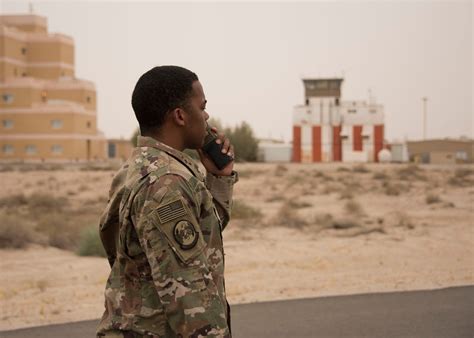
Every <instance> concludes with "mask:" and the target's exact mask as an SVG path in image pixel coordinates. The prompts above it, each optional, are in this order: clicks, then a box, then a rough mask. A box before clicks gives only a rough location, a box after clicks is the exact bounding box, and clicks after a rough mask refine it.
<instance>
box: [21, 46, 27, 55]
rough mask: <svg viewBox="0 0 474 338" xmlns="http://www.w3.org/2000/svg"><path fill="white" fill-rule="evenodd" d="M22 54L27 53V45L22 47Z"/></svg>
mask: <svg viewBox="0 0 474 338" xmlns="http://www.w3.org/2000/svg"><path fill="white" fill-rule="evenodd" d="M21 54H23V55H26V48H25V47H23V48H22V49H21Z"/></svg>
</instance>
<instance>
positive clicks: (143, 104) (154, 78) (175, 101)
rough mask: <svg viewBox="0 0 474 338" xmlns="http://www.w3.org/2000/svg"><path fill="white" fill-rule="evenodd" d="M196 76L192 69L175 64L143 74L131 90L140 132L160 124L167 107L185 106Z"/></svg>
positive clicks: (168, 108)
mask: <svg viewBox="0 0 474 338" xmlns="http://www.w3.org/2000/svg"><path fill="white" fill-rule="evenodd" d="M198 80H199V79H198V77H197V75H196V74H194V73H193V72H192V71H190V70H188V69H186V68H182V67H178V66H159V67H155V68H152V69H150V70H149V71H148V72H146V73H145V74H143V75H142V76H141V77H140V79H138V81H137V84H136V85H135V89H134V90H133V94H132V107H133V110H134V111H135V116H136V117H137V120H138V123H139V124H140V130H141V131H142V133H143V132H144V131H147V130H151V129H155V128H159V127H161V125H162V124H163V122H164V120H165V116H166V113H167V112H169V111H170V110H173V109H176V108H178V107H185V106H186V103H187V100H188V99H189V97H190V96H191V93H192V90H193V87H192V86H193V82H194V81H198Z"/></svg>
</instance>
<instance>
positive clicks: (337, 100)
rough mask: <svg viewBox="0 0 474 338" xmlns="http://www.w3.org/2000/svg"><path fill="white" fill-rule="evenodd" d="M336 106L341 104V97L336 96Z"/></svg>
mask: <svg viewBox="0 0 474 338" xmlns="http://www.w3.org/2000/svg"><path fill="white" fill-rule="evenodd" d="M336 106H339V98H338V97H336Z"/></svg>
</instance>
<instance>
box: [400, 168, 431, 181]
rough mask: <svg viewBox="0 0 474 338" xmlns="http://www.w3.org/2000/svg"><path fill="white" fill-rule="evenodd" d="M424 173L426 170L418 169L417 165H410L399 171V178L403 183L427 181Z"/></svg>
mask: <svg viewBox="0 0 474 338" xmlns="http://www.w3.org/2000/svg"><path fill="white" fill-rule="evenodd" d="M423 173H424V170H423V169H421V168H420V167H418V166H417V165H416V164H410V165H407V166H406V167H403V168H400V169H398V170H397V175H398V178H399V179H400V180H403V181H410V180H420V181H426V180H427V179H426V176H424V175H423Z"/></svg>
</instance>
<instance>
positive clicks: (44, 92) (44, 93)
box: [41, 90, 48, 102]
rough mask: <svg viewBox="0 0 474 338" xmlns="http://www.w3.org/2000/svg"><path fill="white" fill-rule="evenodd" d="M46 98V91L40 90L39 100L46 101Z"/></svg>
mask: <svg viewBox="0 0 474 338" xmlns="http://www.w3.org/2000/svg"><path fill="white" fill-rule="evenodd" d="M47 99H48V93H47V92H46V91H45V90H43V91H42V92H41V101H43V102H46V100H47Z"/></svg>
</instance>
